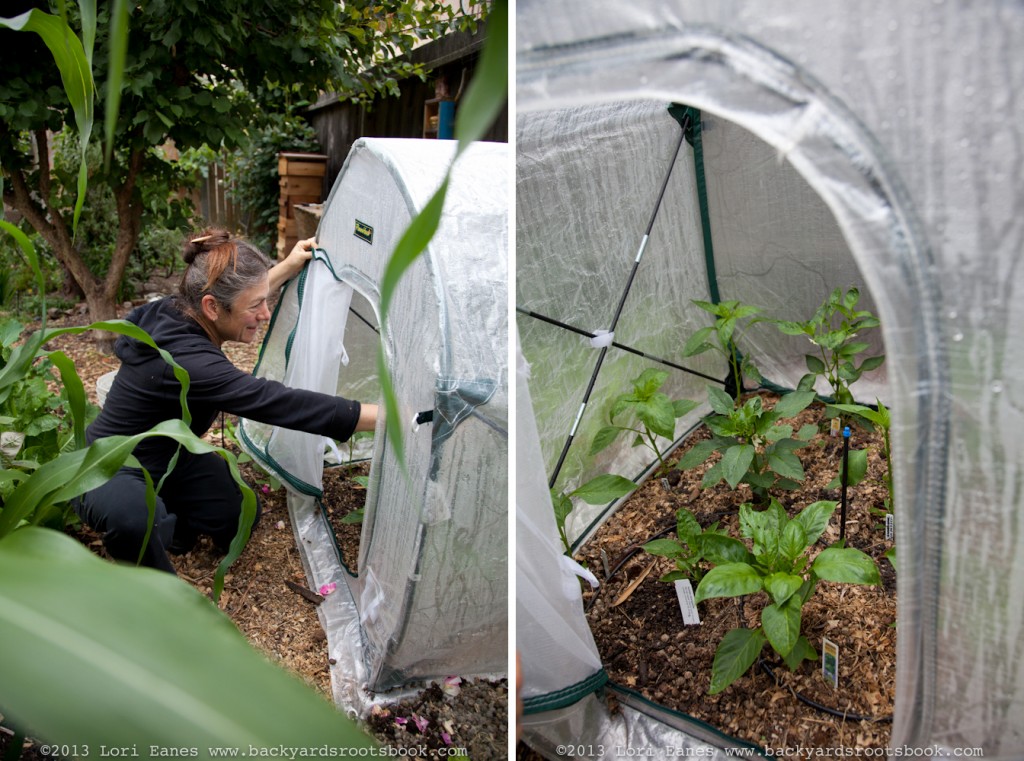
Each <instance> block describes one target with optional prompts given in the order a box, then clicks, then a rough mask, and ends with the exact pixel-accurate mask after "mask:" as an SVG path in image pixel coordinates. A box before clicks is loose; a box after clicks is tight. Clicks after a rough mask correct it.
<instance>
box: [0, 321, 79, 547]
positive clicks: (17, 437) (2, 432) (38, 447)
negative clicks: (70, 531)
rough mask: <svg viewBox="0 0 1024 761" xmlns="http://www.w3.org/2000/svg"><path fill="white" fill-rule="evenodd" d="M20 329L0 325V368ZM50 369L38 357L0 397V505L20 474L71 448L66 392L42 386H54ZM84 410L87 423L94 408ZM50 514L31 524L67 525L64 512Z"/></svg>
mask: <svg viewBox="0 0 1024 761" xmlns="http://www.w3.org/2000/svg"><path fill="white" fill-rule="evenodd" d="M22 328H23V326H22V325H21V323H19V322H17V321H16V320H14V319H11V318H5V319H3V320H0V368H4V367H6V366H7V364H8V363H9V361H10V359H11V357H12V354H13V353H14V342H15V341H17V340H19V339H20V337H21V332H22ZM53 367H54V366H53V363H52V361H51V360H50V358H49V357H48V356H42V357H40V358H39V359H38V360H36V361H35V362H34V363H32V364H30V365H29V366H28V367H27V368H26V370H25V374H24V375H22V376H21V377H17V376H16V377H14V378H13V379H12V382H11V383H10V384H9V385H7V386H6V387H5V388H4V389H3V390H2V392H0V400H2V401H0V462H2V464H3V467H4V471H3V474H4V475H3V477H2V478H0V502H4V501H6V500H7V499H8V498H9V497H10V495H11V492H13V491H14V488H15V486H16V485H17V483H18V482H19V481H20V480H21V479H22V478H23V477H24V476H25V475H26V474H28V473H31V472H32V471H34V470H36V469H37V468H39V466H40V465H42V464H44V463H47V462H49V461H50V460H53V459H55V458H56V457H57V456H58V455H59V454H60V453H61V452H62V451H65V450H66V449H68V448H69V447H71V446H73V445H74V431H73V428H72V418H71V415H70V412H69V408H70V401H69V399H68V392H67V389H66V388H64V387H62V388H61V391H60V392H59V393H56V394H55V393H53V392H52V391H51V390H50V386H49V385H48V384H52V383H55V382H56V378H55V377H54V374H53ZM85 410H86V419H85V422H86V423H87V422H88V421H89V420H91V419H92V418H93V417H95V414H96V407H95V405H92V404H87V405H86V406H85ZM52 512H53V513H54V514H55V516H51V514H50V512H49V511H48V512H47V513H42V514H40V515H37V516H35V521H34V522H36V523H47V524H48V523H49V522H50V519H51V517H58V518H60V519H61V520H59V521H58V523H57V524H56V527H57V528H64V522H65V521H71V520H72V516H73V514H72V513H71V512H70V511H69V510H66V509H64V510H54V511H52Z"/></svg>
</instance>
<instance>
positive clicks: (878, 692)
mask: <svg viewBox="0 0 1024 761" xmlns="http://www.w3.org/2000/svg"><path fill="white" fill-rule="evenodd" d="M763 396H764V398H765V401H766V406H770V405H771V402H770V401H769V400H771V399H773V398H774V397H772V396H771V395H763ZM823 414H824V409H823V407H822V405H820V404H815V405H812V406H811V407H809V408H808V409H806V410H805V411H804V412H802V413H801V414H800V416H799V417H798V418H797V419H796V420H795V422H794V428H799V427H800V426H801V425H804V424H805V423H809V422H810V423H815V424H819V426H821V427H822V428H824V427H825V426H824V421H823ZM707 437H708V433H707V431H706V429H701V430H699V431H697V432H696V433H695V434H694V435H693V436H691V437H690V439H689V440H688V441H687V442H685V443H684V445H683V446H682V447H680V448H679V450H677V452H676V453H674V456H673V457H672V458H671V462H675V461H676V460H678V458H679V457H680V456H681V455H682V454H683V453H684V452H686V451H687V450H688V449H689V448H690V447H692V446H693V445H694V444H695V443H696V442H698V441H700V440H702V439H704V438H707ZM851 446H852V447H853V448H857V449H862V448H865V447H867V448H868V449H869V455H868V471H867V476H866V478H865V479H864V480H863V481H862V482H861V483H860V484H859V485H857V486H855V487H851V488H850V489H849V490H848V502H849V506H848V513H847V523H846V541H847V546H849V547H855V548H857V549H860V550H862V551H863V552H865V553H867V554H868V555H869V556H871V557H872V559H874V560H875V562H876V564H877V565H878V568H879V571H880V573H881V578H882V584H881V585H880V586H876V587H865V586H859V585H852V584H837V583H832V582H827V581H821V582H819V585H818V590H817V592H816V594H815V595H814V596H813V597H812V598H811V599H810V601H809V602H808V603H807V604H806V605H805V606H804V610H803V625H802V629H801V631H802V633H803V634H804V635H805V636H806V637H807V638H808V640H810V642H811V644H812V646H814V647H815V649H816V650H817V651H818V653H819V654H820V653H821V647H822V645H821V641H822V637H827V638H828V639H829V640H830V641H832V642H834V643H836V644H837V645H838V646H839V684H838V687H836V688H834V687H833V686H832V685H831V683H829V682H826V681H825V680H824V678H823V677H822V674H821V663H820V660H819V661H817V662H812V661H804V663H803V665H801V666H800V668H799V669H798V670H797V671H796V672H790V671H789V669H788V668H787V667H786V666H785V665H783V664H781V663H778V662H777V661H778V658H777V656H775V654H774V653H773V652H772V650H771V648H770V647H765V649H764V650H763V651H762V654H761V655H762V658H763V659H765V661H764V666H760V665H755V667H754V668H753V669H751V670H750V671H748V672H747V673H746V674H745V675H744V676H742V677H741V678H740V679H738V680H737V681H736V682H734V683H733V684H732V685H731V686H729V687H727V688H726V689H725V690H723V691H722V692H720V693H718V694H715V695H710V694H709V693H708V690H709V686H710V682H711V666H712V661H713V659H714V654H715V649H716V648H717V646H718V644H719V642H720V641H721V639H722V637H723V636H724V635H725V634H726V632H728V631H729V630H731V629H734V628H736V627H739V626H743V627H747V628H753V627H756V626H757V625H758V624H759V623H760V610H761V608H762V607H764V605H765V604H766V603H767V602H768V598H767V595H766V594H765V593H763V592H761V593H758V594H756V595H747V596H745V597H741V598H716V599H709V600H705V601H704V602H701V603H699V605H698V610H699V614H700V618H701V624H700V625H699V626H684V625H683V622H682V618H681V613H680V605H679V602H678V600H677V597H676V592H675V589H674V586H673V585H672V584H671V583H664V582H659V581H658V579H659V578H660V577H661V576H662V575H664V574H666V573H668V572H669V571H672V570H674V569H675V565H674V563H673V562H672V561H671V560H669V559H666V558H660V557H655V556H653V555H649V554H647V553H646V552H643V551H642V550H639V549H638V548H639V546H640V545H642V544H644V543H645V542H647V541H649V540H651V539H653V538H655V537H656V536H658V535H662V534H663V532H664V531H665V530H666V529H670V531H669V533H668V534H667V536H668V537H670V538H675V531H674V528H675V524H676V511H677V510H678V509H679V508H681V507H686V508H688V509H689V510H690V511H691V512H693V513H694V515H695V517H696V518H697V521H698V523H700V525H701V526H702V527H705V528H706V527H707V526H708V525H709V524H711V523H713V522H715V521H718V522H719V527H720V528H724V529H725V530H726V531H727V532H728V533H729V535H730V536H734V537H739V536H740V534H739V526H738V508H739V505H740V504H741V503H743V502H749V501H751V499H752V494H751V492H750V489H749V487H747V486H745V485H741V486H740V488H739V489H737V490H735V491H734V490H732V489H730V488H729V487H728V486H727V485H726V484H725V483H720V484H719V485H717V486H715V487H711V488H707V489H704V488H701V486H700V481H701V478H702V477H703V475H704V472H705V471H706V470H707V469H708V467H709V466H710V465H711V464H713V462H714V461H715V458H712V459H711V460H709V461H708V462H706V463H705V464H704V465H702V466H698V467H697V468H694V469H692V470H687V471H679V470H672V471H671V472H670V473H669V475H668V477H667V478H665V479H662V478H651V479H649V480H648V481H647V482H645V484H644V485H643V486H641V487H640V488H639V489H638V490H637V491H636V492H635V493H634V494H633V495H632V496H631V497H630V499H629V500H628V501H627V502H626V503H625V504H624V506H623V507H622V508H621V509H620V510H619V511H618V512H617V513H616V514H615V515H614V516H612V517H611V518H610V519H609V520H608V521H607V522H606V523H605V524H604V525H603V526H602V527H601V528H600V529H599V531H598V532H597V534H596V535H595V536H594V537H593V538H592V539H591V540H590V541H589V542H588V543H587V544H586V545H585V546H584V547H582V548H581V551H580V552H578V553H577V555H576V557H577V559H578V560H579V561H580V562H582V563H584V564H585V565H586V566H587V567H589V568H590V569H592V570H594V571H595V573H596V574H597V575H598V577H599V578H601V580H602V584H601V586H600V588H599V589H598V590H597V591H596V592H588V593H585V594H584V601H585V605H586V606H587V617H588V620H589V623H590V626H591V629H592V631H593V633H594V638H595V641H596V643H597V647H598V650H599V652H600V655H601V659H602V663H603V664H604V667H605V670H606V671H607V672H608V674H609V676H610V678H611V679H612V681H614V682H616V683H618V684H620V685H623V686H625V687H628V688H630V689H632V690H635V691H637V692H639V693H641V694H642V695H644V696H645V697H646V698H648V699H650V700H652V701H654V702H656V703H659V704H661V705H663V706H665V707H667V708H671V709H673V710H676V711H679V712H681V713H684V714H687V715H689V716H692V717H695V718H697V719H700V720H702V721H704V722H706V723H708V724H711V725H712V726H715V727H717V728H718V729H720V730H722V731H723V732H725V733H727V734H729V735H731V736H733V737H736V738H739V739H742V740H746V741H749V742H753V743H757V744H759V745H762V746H765V747H772V748H779V747H784V746H788V747H795V746H803V747H819V748H834V747H840V746H844V747H883V746H885V745H886V744H887V743H888V740H889V734H890V727H891V723H890V720H891V716H892V710H893V701H894V683H895V640H896V629H895V620H896V583H895V571H894V570H893V567H892V565H891V564H890V562H889V561H888V560H887V559H885V558H884V553H885V551H886V550H888V549H889V548H890V547H891V546H892V544H893V543H892V541H889V540H886V539H885V534H884V529H883V526H882V525H881V518H880V517H879V516H878V515H877V514H875V513H874V512H873V510H881V509H882V508H883V505H884V504H885V500H886V498H887V497H888V492H887V489H886V487H885V484H884V479H883V477H884V474H885V462H884V460H883V459H882V458H881V457H880V454H879V452H880V437H878V436H877V435H876V434H868V432H867V431H863V430H861V429H859V428H855V429H854V432H853V440H852V444H851ZM799 456H800V459H801V461H802V462H803V466H804V470H805V472H806V479H805V480H804V482H803V483H802V484H801V488H800V489H799V490H797V491H792V492H787V491H781V490H779V491H773V492H772V494H773V496H775V497H776V498H778V499H779V500H780V502H781V503H782V504H783V505H784V507H785V508H786V510H787V513H788V515H790V516H791V517H792V516H793V515H794V514H795V513H796V512H799V510H800V509H802V508H803V507H805V506H807V505H808V504H811V503H813V502H816V501H819V500H836V501H838V500H839V499H840V492H839V490H838V489H829V488H827V486H826V485H827V484H828V483H829V482H830V481H831V480H832V479H833V478H835V477H836V475H837V473H838V472H839V465H840V461H841V456H842V438H841V437H832V436H830V435H828V433H827V432H826V433H819V434H818V435H817V436H816V437H815V438H814V439H813V440H812V441H811V442H810V445H809V446H807V447H806V448H804V449H802V450H800V452H799ZM839 518H840V511H839V509H838V508H837V510H836V511H835V513H834V515H833V516H832V520H831V522H830V524H829V526H828V528H827V529H826V530H825V533H824V534H823V536H822V537H821V539H820V540H819V541H818V542H817V543H816V544H815V545H814V547H813V548H812V550H811V554H812V556H813V555H815V554H817V552H818V551H820V550H821V549H824V548H825V547H826V546H828V545H830V544H832V543H834V542H835V541H837V540H838V538H839ZM602 550H603V557H602ZM605 559H607V567H608V568H609V569H610V570H611V571H612V575H611V577H610V578H605V573H604V568H605V567H606V560H605ZM631 586H633V587H634V588H633V590H632V592H628V590H629V588H630V587H631ZM694 586H696V585H694ZM769 670H770V672H771V673H769ZM798 695H800V696H803V697H805V698H807V699H808V700H811V701H814V702H816V703H818V704H821V705H823V706H826V707H829V708H831V709H833V710H834V711H835V713H836V714H838V715H835V714H829V713H826V712H824V711H822V710H819V709H817V708H813V707H811V706H809V705H807V704H805V703H804V702H801V701H800V700H799V699H798V697H797V696H798ZM844 714H845V715H844Z"/></svg>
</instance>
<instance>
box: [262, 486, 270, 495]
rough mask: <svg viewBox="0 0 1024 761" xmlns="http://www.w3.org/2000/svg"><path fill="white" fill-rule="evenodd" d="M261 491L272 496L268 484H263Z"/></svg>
mask: <svg viewBox="0 0 1024 761" xmlns="http://www.w3.org/2000/svg"><path fill="white" fill-rule="evenodd" d="M260 491H262V492H263V493H264V494H270V487H269V486H267V485H266V484H263V486H261V487H260Z"/></svg>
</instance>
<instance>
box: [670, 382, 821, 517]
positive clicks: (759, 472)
mask: <svg viewBox="0 0 1024 761" xmlns="http://www.w3.org/2000/svg"><path fill="white" fill-rule="evenodd" d="M708 400H709V401H710V402H711V408H712V410H714V412H715V413H716V414H714V415H710V416H709V417H708V418H707V419H706V421H705V422H706V425H707V427H708V429H710V431H711V433H712V437H711V438H710V439H707V440H705V441H700V442H697V444H695V445H694V446H693V447H692V448H691V449H690V450H689V451H688V452H686V453H685V454H684V455H683V456H682V457H681V458H680V459H679V462H678V463H677V464H676V467H677V468H679V469H681V470H686V469H689V468H694V467H697V466H698V465H701V464H703V463H704V462H706V461H707V460H708V459H709V458H710V457H711V456H712V455H713V454H714V453H715V452H720V453H721V455H722V457H721V459H720V460H719V461H718V462H716V463H715V464H714V465H712V466H711V467H710V468H708V470H707V472H706V473H705V474H704V478H703V479H702V480H701V485H702V486H703V487H705V488H707V487H711V486H714V485H715V484H717V483H719V482H720V481H722V480H723V479H724V480H725V481H726V483H728V484H729V486H730V487H731V488H733V489H735V488H736V487H737V486H738V485H739V484H741V483H747V484H750V486H751V488H752V489H753V490H754V493H755V495H757V496H758V497H759V498H762V499H765V498H767V493H768V489H771V488H781V489H795V488H796V487H797V485H798V482H800V481H803V479H804V469H803V465H802V464H801V462H800V458H799V457H797V455H796V450H798V449H800V448H802V447H804V446H806V445H807V442H808V441H810V439H811V438H812V437H813V436H814V434H815V433H816V432H817V427H816V426H814V425H811V424H808V425H805V426H803V427H802V428H801V429H800V430H799V431H797V433H796V435H795V437H794V435H793V426H791V425H788V424H786V423H783V422H781V421H783V420H785V419H787V418H791V417H793V416H795V415H797V414H799V413H800V412H801V411H802V410H804V409H805V408H806V407H807V405H809V404H810V403H811V402H812V401H813V400H814V392H813V391H793V392H791V393H789V394H786V395H784V396H783V397H782V398H781V399H780V400H779V401H778V402H776V404H775V406H774V407H773V408H772V409H770V410H769V409H766V408H765V407H764V403H763V402H762V401H761V397H760V396H752V397H751V398H749V399H748V400H747V401H746V402H744V403H743V404H742V405H741V406H733V400H732V398H731V397H730V396H729V395H728V394H727V393H725V392H724V391H723V390H722V389H720V388H717V387H715V386H708Z"/></svg>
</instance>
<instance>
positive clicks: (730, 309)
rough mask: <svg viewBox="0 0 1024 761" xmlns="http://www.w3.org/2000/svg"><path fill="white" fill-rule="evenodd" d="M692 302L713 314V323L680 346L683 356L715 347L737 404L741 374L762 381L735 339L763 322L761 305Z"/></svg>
mask: <svg viewBox="0 0 1024 761" xmlns="http://www.w3.org/2000/svg"><path fill="white" fill-rule="evenodd" d="M693 303H694V304H696V305H697V306H698V307H700V308H701V309H703V310H704V311H705V312H709V313H710V314H712V315H714V317H715V324H714V325H710V326H708V327H706V328H701V329H700V330H698V331H697V332H696V333H694V334H693V335H692V336H690V339H689V340H688V341H687V342H686V344H685V345H684V346H683V356H684V357H694V356H696V355H698V354H703V353H704V352H706V351H716V352H718V353H719V354H721V355H722V356H723V357H724V358H725V360H726V362H728V364H729V379H730V385H734V386H735V389H734V391H733V397H734V399H735V401H736V404H737V405H738V404H739V400H740V397H741V396H742V395H743V378H749V379H750V380H752V381H753V382H754V383H755V384H757V385H760V383H761V380H762V379H761V371H760V370H758V369H757V366H756V365H755V364H754V362H753V360H751V359H750V357H747V356H745V355H742V354H741V353H740V351H739V349H738V348H737V343H738V342H739V340H740V339H741V338H742V337H743V335H744V334H745V333H746V332H747V331H748V330H750V328H752V327H753V326H754V325H756V324H757V323H759V322H763V321H764V318H763V317H758V316H757V315H758V313H760V311H761V310H760V308H759V307H755V306H751V305H749V304H743V303H741V302H739V301H722V302H719V303H718V304H712V303H710V302H708V301H700V300H694V301H693Z"/></svg>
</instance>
